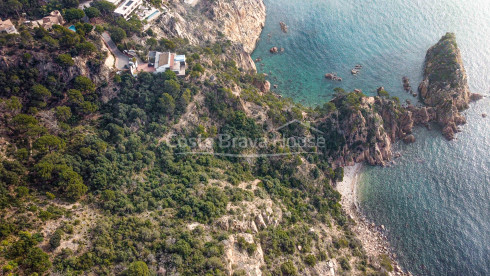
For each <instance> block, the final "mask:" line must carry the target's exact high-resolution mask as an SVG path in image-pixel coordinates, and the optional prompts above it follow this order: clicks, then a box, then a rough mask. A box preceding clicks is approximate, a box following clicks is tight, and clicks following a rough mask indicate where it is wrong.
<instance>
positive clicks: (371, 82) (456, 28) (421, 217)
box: [253, 0, 490, 275]
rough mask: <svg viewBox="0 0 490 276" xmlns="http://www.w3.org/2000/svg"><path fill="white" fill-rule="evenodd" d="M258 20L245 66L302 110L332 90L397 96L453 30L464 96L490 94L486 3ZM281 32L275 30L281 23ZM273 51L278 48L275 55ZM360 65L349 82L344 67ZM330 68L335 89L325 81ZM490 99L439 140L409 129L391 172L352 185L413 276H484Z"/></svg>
mask: <svg viewBox="0 0 490 276" xmlns="http://www.w3.org/2000/svg"><path fill="white" fill-rule="evenodd" d="M265 3H266V6H267V22H266V26H265V29H264V31H263V33H262V35H261V40H260V41H259V43H258V45H257V48H256V50H255V52H254V54H253V58H254V59H255V58H258V57H260V58H262V62H257V67H258V70H259V72H263V73H268V74H269V77H268V78H269V80H270V81H271V83H272V84H273V85H274V84H276V85H278V89H277V92H278V93H281V94H283V95H285V96H289V97H292V98H294V99H295V100H297V101H299V102H302V103H304V104H306V105H316V104H321V103H323V102H325V101H327V100H328V99H330V98H331V95H332V89H333V88H335V87H342V88H344V89H346V90H353V89H354V88H360V89H362V90H363V92H364V93H365V94H368V95H374V94H375V89H376V88H377V87H379V86H384V87H385V89H386V90H388V91H389V92H390V94H392V95H395V96H398V97H400V98H401V99H411V100H412V102H413V101H415V98H413V97H412V96H410V95H408V94H406V93H405V92H404V91H403V89H402V85H401V78H402V77H403V76H408V77H409V78H410V79H411V83H412V86H413V87H415V88H416V87H417V85H418V83H419V82H420V80H421V79H422V67H423V61H424V57H425V52H426V51H427V49H428V48H429V47H430V46H431V45H433V44H434V43H436V42H437V41H438V40H439V38H440V37H441V36H442V35H444V34H445V32H447V31H450V32H455V33H456V35H457V38H458V44H459V47H460V49H461V52H462V55H463V59H464V63H465V67H466V71H467V73H468V79H469V84H470V88H471V90H472V91H473V92H477V93H481V94H484V95H487V96H489V95H490V1H488V0H474V1H457V0H425V1H418V0H410V1H401V0H391V1H388V0H365V1H354V0H344V1H333V0H303V1H299V0H265ZM280 21H283V22H285V23H286V24H287V25H288V26H289V32H288V33H287V34H284V33H283V32H282V31H281V29H280V27H279V22H280ZM273 46H277V47H283V48H284V49H285V51H284V52H283V53H281V54H276V55H272V54H270V53H269V49H270V48H271V47H273ZM358 63H360V64H362V65H363V66H364V68H363V69H362V70H361V73H360V74H359V75H358V76H352V75H351V74H350V70H351V69H352V68H353V67H354V66H355V65H356V64H358ZM328 72H335V73H337V74H338V75H339V76H340V77H342V78H343V81H342V82H332V81H328V80H325V79H324V74H325V73H328ZM482 113H487V114H489V115H490V98H488V97H487V98H485V99H483V100H481V101H479V102H477V103H476V104H472V105H471V107H470V109H469V110H468V111H466V112H465V114H466V117H467V119H468V124H467V125H465V126H464V127H463V133H460V134H458V135H457V140H456V141H452V142H447V141H446V140H445V139H444V138H443V137H442V135H441V134H440V132H439V131H438V130H437V129H434V130H432V131H428V130H426V129H424V128H417V129H416V131H415V136H416V138H417V142H416V143H415V144H411V145H403V144H399V145H396V150H398V151H400V152H401V153H402V154H403V157H401V158H399V159H397V160H396V162H397V163H396V165H395V166H393V167H391V168H380V167H366V168H365V169H364V171H363V173H362V177H361V181H360V182H361V183H360V187H359V194H360V198H359V200H360V204H361V207H362V209H363V210H364V212H365V213H366V215H367V216H368V217H369V218H370V219H372V220H373V221H375V222H376V223H377V224H384V225H385V226H386V228H387V231H388V236H389V239H390V242H391V243H392V245H393V247H394V248H395V250H396V252H397V254H398V255H399V259H400V262H401V264H402V265H403V266H404V267H405V268H408V269H410V271H411V272H413V273H414V274H415V275H490V137H489V134H490V117H487V118H482V116H481V115H482Z"/></svg>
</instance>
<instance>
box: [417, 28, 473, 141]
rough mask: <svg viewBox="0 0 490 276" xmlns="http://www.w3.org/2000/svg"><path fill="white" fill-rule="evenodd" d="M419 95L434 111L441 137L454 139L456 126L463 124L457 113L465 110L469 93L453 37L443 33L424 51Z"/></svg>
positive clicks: (456, 130)
mask: <svg viewBox="0 0 490 276" xmlns="http://www.w3.org/2000/svg"><path fill="white" fill-rule="evenodd" d="M419 92H420V97H421V99H422V101H423V102H424V103H425V104H426V105H428V106H429V107H433V108H434V110H435V113H436V121H437V122H438V123H439V124H440V125H441V126H442V127H443V134H444V136H445V137H446V138H447V139H448V140H452V139H454V135H455V133H456V132H458V131H459V130H458V127H457V126H458V125H462V124H465V123H466V119H465V118H464V117H463V116H462V115H461V114H460V111H462V110H464V109H467V108H468V104H469V102H470V99H471V92H470V90H469V88H468V80H467V76H466V71H465V69H464V66H463V59H462V57H461V53H460V51H459V48H458V45H457V43H456V36H455V35H454V34H453V33H447V34H446V35H445V36H443V37H442V38H441V40H439V42H438V43H437V44H436V45H434V46H432V47H431V48H430V49H429V50H428V51H427V55H426V57H425V69H424V80H423V81H422V83H421V84H420V86H419Z"/></svg>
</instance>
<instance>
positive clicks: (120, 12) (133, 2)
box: [114, 0, 143, 19]
mask: <svg viewBox="0 0 490 276" xmlns="http://www.w3.org/2000/svg"><path fill="white" fill-rule="evenodd" d="M141 4H143V0H125V1H124V2H123V3H122V4H121V5H119V7H117V9H115V10H114V15H116V16H122V17H124V19H128V18H129V17H130V15H131V13H133V12H134V11H135V10H136V9H137V8H138V7H139V6H141Z"/></svg>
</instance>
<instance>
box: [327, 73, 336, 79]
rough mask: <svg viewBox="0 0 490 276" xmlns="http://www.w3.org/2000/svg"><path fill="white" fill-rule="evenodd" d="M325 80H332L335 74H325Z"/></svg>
mask: <svg viewBox="0 0 490 276" xmlns="http://www.w3.org/2000/svg"><path fill="white" fill-rule="evenodd" d="M325 78H326V79H327V80H333V79H334V78H335V74H333V73H327V74H325Z"/></svg>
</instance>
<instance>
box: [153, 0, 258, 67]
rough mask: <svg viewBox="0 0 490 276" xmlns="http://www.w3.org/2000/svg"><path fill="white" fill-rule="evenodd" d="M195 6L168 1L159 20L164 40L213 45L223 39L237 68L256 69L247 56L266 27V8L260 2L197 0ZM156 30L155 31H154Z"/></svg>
mask: <svg viewBox="0 0 490 276" xmlns="http://www.w3.org/2000/svg"><path fill="white" fill-rule="evenodd" d="M196 2H197V3H195V4H194V6H190V5H188V4H185V3H181V2H179V1H169V4H168V5H169V9H168V12H167V13H166V14H165V15H163V16H162V18H161V19H160V20H159V21H158V23H157V24H158V27H160V30H155V31H157V33H158V34H159V35H161V36H164V37H168V36H170V37H172V36H173V37H179V38H185V39H188V40H189V42H190V43H191V44H194V45H200V44H201V43H204V42H206V43H208V42H211V43H213V42H215V41H217V40H218V39H221V38H226V39H228V40H230V41H231V43H232V44H234V46H235V51H236V53H237V54H238V55H239V58H238V62H239V65H240V66H241V67H242V68H243V69H246V70H255V64H254V63H253V62H252V60H251V59H250V56H249V54H251V53H252V51H253V50H254V49H255V44H256V42H257V40H258V38H259V36H260V33H261V32H262V28H263V27H264V24H265V15H266V14H265V5H264V3H263V1H262V0H216V1H212V0H198V1H196ZM155 29H157V28H155Z"/></svg>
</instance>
